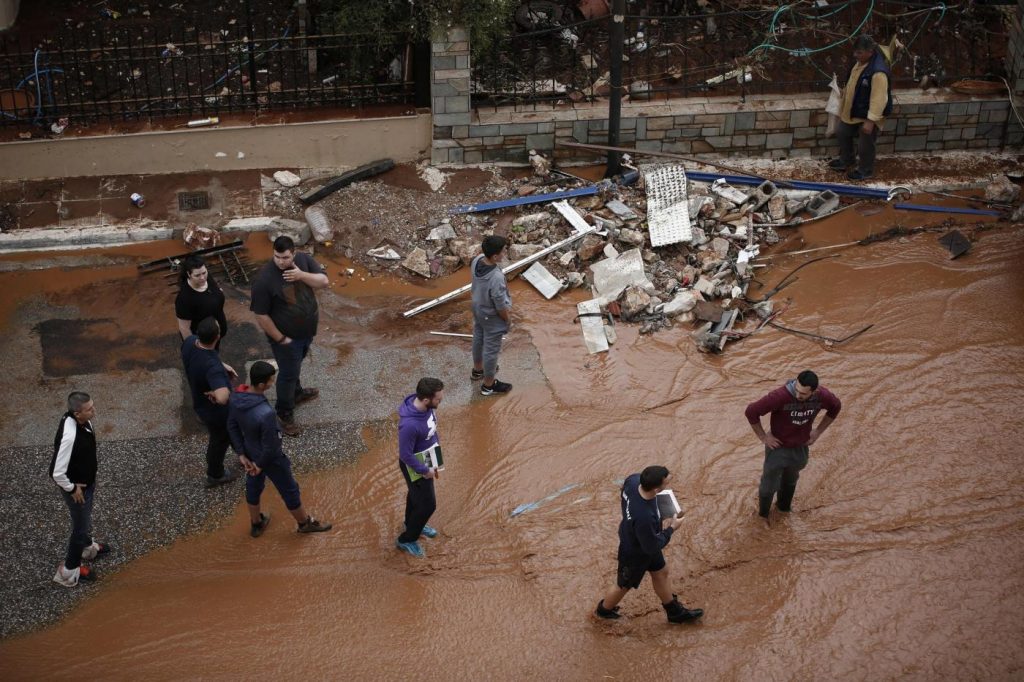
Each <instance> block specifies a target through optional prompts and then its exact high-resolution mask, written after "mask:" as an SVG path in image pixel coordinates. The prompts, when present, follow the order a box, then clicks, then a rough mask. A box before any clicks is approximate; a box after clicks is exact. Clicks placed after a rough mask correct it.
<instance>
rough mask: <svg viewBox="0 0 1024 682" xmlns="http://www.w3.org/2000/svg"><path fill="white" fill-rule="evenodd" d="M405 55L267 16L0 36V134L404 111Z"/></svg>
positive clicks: (361, 38)
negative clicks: (381, 108)
mask: <svg viewBox="0 0 1024 682" xmlns="http://www.w3.org/2000/svg"><path fill="white" fill-rule="evenodd" d="M412 52H413V50H412V45H411V44H410V41H409V40H408V38H407V36H406V35H404V34H401V33H394V34H376V35H345V34H335V33H331V34H319V35H303V34H299V32H298V29H297V24H296V23H294V22H292V21H281V20H279V19H272V18H269V17H268V18H265V19H263V20H255V21H253V22H251V23H250V22H234V23H232V24H227V23H226V22H223V23H218V24H204V23H203V22H202V21H190V22H183V21H179V22H176V24H175V25H161V24H160V23H159V22H147V23H145V24H139V23H127V22H126V23H124V24H123V25H113V26H111V27H110V28H109V29H108V30H106V31H104V30H99V31H91V32H86V31H75V30H73V29H70V30H69V29H61V30H58V31H56V32H54V33H53V34H51V35H47V36H46V37H45V38H39V37H33V36H26V35H23V34H19V33H14V34H8V35H0V126H10V125H28V124H36V125H49V124H50V123H52V122H56V121H58V120H59V119H60V118H63V117H67V118H70V119H73V120H75V121H76V122H78V123H86V122H91V121H99V120H104V119H106V120H111V121H115V120H116V121H125V120H137V119H149V118H153V117H208V116H216V115H220V114H225V113H231V112H241V111H257V110H268V111H269V110H283V109H309V108H316V107H363V106H368V105H377V104H412V103H413V101H414V95H415V89H416V86H415V83H414V82H413V77H412V65H411V61H412Z"/></svg>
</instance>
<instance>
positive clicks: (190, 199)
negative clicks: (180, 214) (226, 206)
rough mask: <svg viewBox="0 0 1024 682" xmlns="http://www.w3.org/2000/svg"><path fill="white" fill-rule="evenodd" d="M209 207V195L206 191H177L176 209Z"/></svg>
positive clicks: (202, 208)
mask: <svg viewBox="0 0 1024 682" xmlns="http://www.w3.org/2000/svg"><path fill="white" fill-rule="evenodd" d="M208 208H210V195H209V194H207V193H206V192H178V210H180V211H204V210H206V209H208Z"/></svg>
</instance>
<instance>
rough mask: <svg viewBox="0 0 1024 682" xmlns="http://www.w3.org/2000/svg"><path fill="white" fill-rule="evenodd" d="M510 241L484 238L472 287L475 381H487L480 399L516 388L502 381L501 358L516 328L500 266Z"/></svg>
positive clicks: (498, 237) (482, 387)
mask: <svg viewBox="0 0 1024 682" xmlns="http://www.w3.org/2000/svg"><path fill="white" fill-rule="evenodd" d="M507 246H508V240H506V239H505V238H504V237H500V236H498V235H493V234H492V235H489V236H487V237H484V241H483V243H482V244H481V251H483V253H481V254H480V255H479V256H477V257H476V258H474V259H473V262H472V263H471V264H470V266H469V267H470V271H471V272H472V273H473V279H472V284H471V286H470V288H471V290H472V293H473V371H472V372H471V373H470V377H471V378H472V379H473V381H476V380H477V379H483V380H484V383H483V386H481V387H480V395H500V394H502V393H508V392H509V391H511V390H512V384H507V383H505V382H504V381H498V379H497V378H495V377H496V375H497V373H498V354H499V353H500V352H501V339H502V336H504V335H505V334H507V333H508V330H509V327H510V326H511V324H512V316H511V315H510V312H511V309H512V297H511V296H510V295H509V293H508V282H506V281H505V273H504V272H502V271H501V267H499V264H500V263H501V261H502V260H504V258H505V248H506V247H507Z"/></svg>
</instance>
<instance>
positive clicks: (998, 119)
mask: <svg viewBox="0 0 1024 682" xmlns="http://www.w3.org/2000/svg"><path fill="white" fill-rule="evenodd" d="M984 115H985V116H986V117H987V118H986V119H985V120H986V122H988V123H1002V122H1003V121H1005V120H1006V119H1008V118H1009V117H1010V112H1009V111H1007V110H1006V109H1003V110H1002V111H986V112H985V114H984Z"/></svg>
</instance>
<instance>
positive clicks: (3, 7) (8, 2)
mask: <svg viewBox="0 0 1024 682" xmlns="http://www.w3.org/2000/svg"><path fill="white" fill-rule="evenodd" d="M19 4H21V0H0V30H3V29H5V28H10V27H11V26H13V25H14V20H15V19H17V18H18V5H19Z"/></svg>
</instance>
